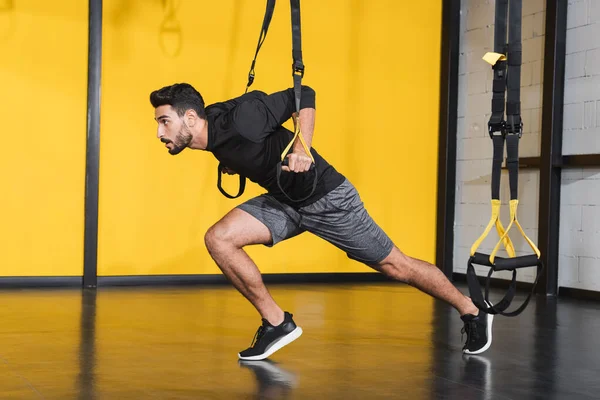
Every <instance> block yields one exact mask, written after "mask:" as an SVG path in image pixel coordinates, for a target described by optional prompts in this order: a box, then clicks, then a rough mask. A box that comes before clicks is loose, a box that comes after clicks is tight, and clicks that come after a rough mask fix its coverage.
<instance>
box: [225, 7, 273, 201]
mask: <svg viewBox="0 0 600 400" xmlns="http://www.w3.org/2000/svg"><path fill="white" fill-rule="evenodd" d="M274 11H275V0H267V8H266V9H265V15H264V17H263V23H262V27H261V30H260V35H259V36H258V44H257V45H256V52H255V53H254V59H252V63H251V64H250V71H249V72H248V83H247V84H246V91H245V93H248V89H249V88H250V86H252V84H253V83H254V76H255V71H254V68H255V67H256V59H257V57H258V53H259V52H260V48H261V47H262V45H263V43H264V42H265V39H266V38H267V32H268V31H269V25H270V24H271V19H272V18H273V12H274ZM224 169H225V166H224V165H223V164H222V163H219V165H218V167H217V188H218V189H219V191H220V192H221V193H222V194H223V196H225V197H227V198H228V199H237V198H238V197H240V196H241V195H242V194H244V190H246V177H245V176H242V175H240V176H239V177H240V186H239V190H238V193H237V194H236V195H235V196H234V195H230V194H229V193H227V192H226V191H225V190H224V189H223V186H222V185H221V176H222V174H223V170H224Z"/></svg>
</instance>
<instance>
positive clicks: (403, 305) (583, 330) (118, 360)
mask: <svg viewBox="0 0 600 400" xmlns="http://www.w3.org/2000/svg"><path fill="white" fill-rule="evenodd" d="M460 288H461V290H463V291H464V292H465V293H467V291H466V288H465V287H462V286H461V287H460ZM271 292H272V294H273V295H274V297H275V298H276V299H277V300H278V301H279V302H280V304H282V306H283V307H284V308H285V309H286V310H289V311H291V312H292V313H294V315H295V319H296V322H297V323H298V324H299V325H301V326H302V327H303V329H304V335H303V336H302V337H301V338H300V339H299V340H297V341H296V342H294V343H292V344H291V345H290V346H288V347H286V348H284V349H283V350H281V351H280V352H278V353H276V354H275V355H274V356H273V357H272V360H271V361H270V362H254V363H247V364H240V363H238V360H237V352H238V351H239V350H241V349H244V348H246V347H247V346H248V345H250V343H251V341H252V338H253V336H254V333H255V331H256V329H257V328H258V325H259V323H260V320H259V318H258V317H257V315H256V314H255V312H254V311H253V309H252V308H251V307H250V306H249V305H248V304H247V303H246V302H245V300H244V299H243V298H242V297H241V296H240V295H239V294H237V292H235V291H234V290H233V289H232V288H230V287H228V286H215V287H201V286H197V287H188V288H181V287H180V288H114V289H113V288H111V289H109V288H100V289H98V290H97V292H94V291H89V292H88V291H84V292H83V293H82V292H81V291H79V290H72V289H69V290H8V291H2V292H0V304H2V307H1V308H0V322H1V324H0V399H75V398H77V399H390V398H394V399H592V398H600V351H599V349H600V335H598V332H599V331H600V312H599V311H600V304H599V303H594V302H584V301H575V300H569V299H560V300H559V301H558V302H557V301H554V300H546V299H545V298H543V297H542V298H537V299H536V300H535V301H533V302H532V303H531V304H530V306H529V307H528V308H527V310H526V311H525V312H524V313H523V314H522V315H521V316H519V317H517V318H505V317H497V318H496V320H495V324H494V332H493V335H494V343H493V345H492V348H491V349H490V350H489V351H488V352H487V353H485V355H484V356H471V357H465V356H463V355H462V354H461V351H460V350H461V347H462V341H461V333H460V329H461V326H462V325H461V322H460V319H459V318H458V316H457V314H456V313H455V311H454V310H452V309H451V308H450V307H448V306H446V305H444V304H442V303H440V302H438V301H434V300H432V299H431V298H430V297H428V296H426V295H424V294H421V293H420V292H418V291H417V290H415V289H412V288H410V287H407V286H403V285H397V284H387V283H378V284H362V285H356V284H354V285H338V286H335V285H293V286H292V285H280V286H271ZM495 296H498V294H495ZM518 300H519V299H517V301H518Z"/></svg>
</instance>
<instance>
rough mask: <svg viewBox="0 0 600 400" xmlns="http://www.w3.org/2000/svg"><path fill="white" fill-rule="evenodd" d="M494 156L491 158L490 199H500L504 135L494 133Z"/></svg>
mask: <svg viewBox="0 0 600 400" xmlns="http://www.w3.org/2000/svg"><path fill="white" fill-rule="evenodd" d="M492 142H493V144H494V158H493V160H492V199H494V200H500V179H501V177H502V161H503V160H504V135H499V134H495V135H494V136H493V137H492Z"/></svg>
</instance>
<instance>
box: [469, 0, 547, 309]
mask: <svg viewBox="0 0 600 400" xmlns="http://www.w3.org/2000/svg"><path fill="white" fill-rule="evenodd" d="M495 11H496V15H495V28H494V52H493V53H491V52H490V53H486V54H485V55H484V57H483V59H484V60H485V61H486V62H488V63H489V64H491V65H492V68H493V71H494V81H493V86H492V115H491V117H490V120H489V122H488V131H489V135H490V138H491V139H492V143H493V149H494V155H493V161H492V184H491V192H492V199H491V206H492V217H491V219H490V221H489V223H488V225H487V227H486V228H485V230H484V232H483V234H482V235H481V236H480V237H479V238H478V239H477V240H476V241H475V243H473V246H472V247H471V253H470V258H469V260H468V262H467V283H468V286H469V293H470V296H471V299H472V300H473V303H474V304H475V305H476V306H477V308H479V309H480V310H482V311H484V312H486V313H489V314H500V315H504V316H507V317H514V316H517V315H519V314H520V313H521V312H523V310H524V309H525V308H526V307H527V304H528V303H529V300H530V299H531V296H532V295H533V293H534V292H535V287H536V285H537V282H538V279H539V276H540V275H541V273H542V271H543V269H544V265H543V263H542V261H541V259H540V251H539V249H538V248H537V247H536V245H535V244H534V243H533V241H531V239H529V238H528V237H527V235H526V234H525V232H524V231H523V228H522V227H521V225H520V224H519V221H518V220H517V209H518V205H519V200H518V179H519V140H520V139H521V137H522V135H523V121H522V119H521V101H520V98H521V59H522V44H521V19H522V0H496V10H495ZM507 11H508V28H509V29H508V44H507V43H506V34H507V32H506V31H507ZM505 92H506V120H505V119H504V113H505ZM505 143H506V153H507V158H506V166H507V168H508V175H509V186H510V223H509V225H508V227H507V228H506V229H504V226H503V225H502V222H501V221H500V206H501V202H500V180H501V172H502V159H503V156H504V147H505V146H504V144H505ZM514 225H516V226H517V228H518V229H519V231H520V233H521V235H522V236H523V238H524V239H525V240H526V242H527V243H528V244H529V246H530V247H531V249H532V250H533V253H534V254H531V255H525V256H518V257H517V256H516V252H515V248H514V245H513V243H512V241H511V239H510V237H509V236H508V232H509V231H510V229H511V228H512V227H513V226H514ZM494 226H495V227H496V231H497V232H498V235H499V237H500V240H499V241H498V243H497V244H496V246H495V247H494V249H493V251H492V252H491V254H484V253H480V252H477V249H478V248H479V246H480V245H481V243H482V242H483V240H484V239H485V238H486V237H487V235H488V234H489V233H490V231H491V229H492V228H493V227H494ZM500 245H504V248H505V249H506V252H507V254H508V256H509V257H508V258H503V257H498V256H496V254H497V252H498V250H499V248H500ZM473 264H476V265H482V266H486V267H490V269H489V272H488V274H487V278H486V284H485V295H483V294H482V291H481V286H480V285H479V280H478V277H477V274H476V272H475V268H474V266H473ZM527 267H538V268H539V271H538V273H537V276H536V279H535V282H534V284H533V286H532V288H531V292H530V293H529V295H528V296H527V298H526V299H525V301H524V302H523V303H522V304H521V306H520V307H519V308H517V309H516V310H514V311H512V312H506V310H507V309H508V307H509V306H510V304H511V302H512V300H513V298H514V296H515V292H516V283H517V282H516V281H517V269H519V268H527ZM494 271H512V279H511V281H510V284H509V287H508V290H507V292H506V293H505V295H504V297H503V298H502V300H500V301H499V302H498V303H496V304H494V305H492V303H490V301H489V288H490V280H491V276H492V273H493V272H494Z"/></svg>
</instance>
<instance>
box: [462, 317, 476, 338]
mask: <svg viewBox="0 0 600 400" xmlns="http://www.w3.org/2000/svg"><path fill="white" fill-rule="evenodd" d="M465 333H466V334H467V342H474V341H476V340H477V339H479V331H478V330H477V322H475V321H469V322H465V326H463V328H462V329H461V330H460V340H461V341H462V339H463V336H464V334H465Z"/></svg>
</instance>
